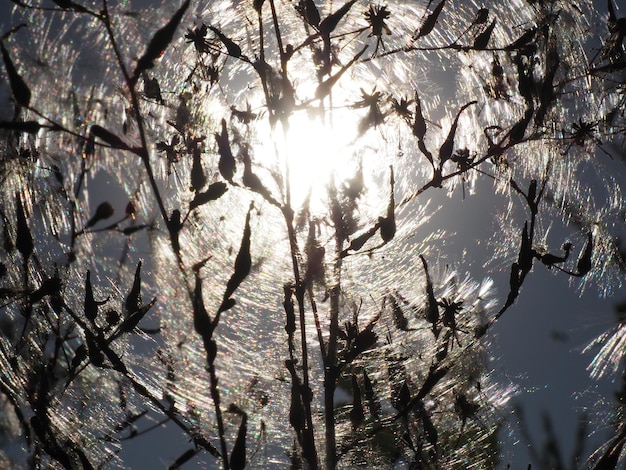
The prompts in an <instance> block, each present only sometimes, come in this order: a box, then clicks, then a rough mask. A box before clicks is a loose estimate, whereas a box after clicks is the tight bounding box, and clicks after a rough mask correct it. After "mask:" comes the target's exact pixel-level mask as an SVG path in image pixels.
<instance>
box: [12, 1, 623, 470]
mask: <svg viewBox="0 0 626 470" xmlns="http://www.w3.org/2000/svg"><path fill="white" fill-rule="evenodd" d="M12 3H13V5H12V9H11V15H10V18H8V19H7V20H5V21H7V24H6V25H4V27H6V28H7V29H6V33H4V34H3V36H2V38H1V41H0V46H1V52H2V58H3V63H4V72H3V73H4V76H5V77H6V86H4V90H5V91H6V92H7V93H8V94H9V95H10V97H11V105H10V107H8V108H5V112H4V113H3V115H2V119H1V120H0V132H1V133H2V134H1V135H2V159H1V161H0V165H1V166H0V177H1V178H2V185H1V186H0V187H1V189H2V199H1V201H2V202H1V203H0V211H1V216H2V226H3V246H2V264H1V265H0V267H1V270H0V294H1V295H0V298H1V299H2V307H1V309H0V315H1V317H0V321H1V335H0V361H1V363H2V371H3V372H2V379H1V380H0V387H1V389H0V392H1V394H2V398H3V416H4V420H5V423H6V425H5V428H4V429H3V433H4V434H3V436H4V439H5V442H6V444H7V450H5V452H4V455H3V458H4V459H5V461H6V462H8V463H7V464H8V465H19V464H25V465H28V466H31V467H33V468H43V467H45V468H55V467H64V468H100V467H101V466H105V467H107V466H110V467H122V466H124V459H123V455H124V454H123V452H122V450H123V449H124V446H125V444H126V442H127V441H129V440H131V439H132V438H134V437H137V436H139V435H142V434H145V433H147V432H148V431H150V430H152V429H154V428H156V427H160V426H165V425H172V426H176V427H178V428H180V430H182V432H183V433H184V434H185V435H186V436H187V437H188V441H189V444H187V445H183V446H181V449H180V454H179V456H178V457H173V458H172V461H171V465H170V468H179V467H181V466H183V465H184V464H187V463H190V462H199V463H200V464H201V465H205V466H207V465H208V466H216V467H217V466H222V467H223V468H226V469H228V468H232V469H240V468H244V467H246V466H249V467H287V466H292V467H294V468H318V467H326V468H335V467H351V466H357V465H360V466H368V467H380V468H383V467H391V466H402V467H408V468H425V469H426V468H467V467H468V466H473V467H475V468H495V467H496V465H498V463H501V461H500V455H499V445H498V440H497V433H498V431H499V429H500V428H501V427H502V426H504V415H505V412H506V406H507V401H508V399H509V397H510V396H511V394H512V393H513V392H512V391H513V390H514V387H513V386H512V384H501V383H495V382H494V381H493V380H492V379H491V377H490V374H489V372H490V365H489V363H488V360H487V357H488V352H489V348H490V341H489V334H488V333H490V332H491V329H492V326H493V325H494V324H495V323H496V322H497V321H498V319H499V318H500V317H501V316H502V315H503V314H504V313H506V312H507V311H509V310H510V309H511V307H512V306H513V305H514V304H515V302H516V300H517V298H518V296H519V295H521V294H522V292H523V285H524V283H525V280H526V278H527V277H528V276H531V275H532V274H533V271H535V270H539V269H547V268H556V269H553V272H555V274H556V275H562V276H569V277H570V278H571V281H572V284H575V285H576V286H578V287H579V288H580V289H583V288H586V287H587V286H588V285H590V284H595V285H596V286H597V288H598V290H599V291H600V292H601V293H602V294H606V293H609V292H611V290H613V289H614V288H615V287H617V286H620V285H621V283H622V282H623V272H622V271H620V267H623V260H622V259H621V258H620V257H619V256H618V246H617V244H616V242H615V236H616V235H617V234H618V233H619V230H621V229H623V227H619V226H618V224H619V223H620V222H621V223H622V224H623V214H624V202H623V197H622V196H621V194H622V193H621V190H622V186H623V183H624V179H623V178H621V179H620V177H619V176H616V175H622V176H623V174H624V173H623V171H624V168H623V160H624V159H623V148H624V147H623V145H624V142H623V138H624V133H625V130H626V125H625V122H626V121H625V115H624V109H625V107H624V89H625V88H624V75H623V72H624V70H625V69H626V67H625V65H626V57H625V56H624V51H623V39H624V36H625V34H624V24H623V23H624V19H623V18H618V17H617V14H618V11H617V10H616V8H615V7H614V6H613V5H612V3H611V1H610V0H609V4H608V5H609V6H608V10H607V11H606V12H605V11H604V10H601V11H597V10H595V9H594V8H593V6H592V4H591V3H590V2H588V1H585V0H579V1H574V2H561V1H541V2H539V1H537V2H535V1H526V2H524V1H521V0H511V1H504V2H487V3H488V5H487V4H483V3H480V4H479V3H476V2H453V1H448V2H446V1H445V0H443V1H441V2H438V3H436V4H434V2H431V1H429V2H417V3H410V2H409V3H406V2H393V1H392V2H388V3H385V4H383V3H375V2H374V3H371V2H363V1H361V0H350V1H348V2H345V3H339V4H335V3H333V2H326V3H322V2H315V1H313V0H298V1H293V2H290V1H282V2H277V1H275V0H266V1H263V0H261V1H256V0H255V1H249V2H248V1H242V2H231V1H227V0H224V1H218V2H196V1H190V0H186V1H185V2H183V3H182V5H180V6H172V5H168V4H167V3H165V4H164V5H150V8H142V7H141V6H140V5H137V6H135V5H132V9H127V8H130V7H128V5H127V4H126V3H124V2H121V3H116V2H112V1H110V0H87V1H80V2H74V1H71V0H67V1H66V0H63V1H61V0H59V1H57V0H55V1H54V6H51V5H48V4H46V3H45V2H39V0H24V1H22V0H19V1H18V0H12ZM607 15H608V19H607ZM23 24H24V25H25V27H24V26H22V25H23ZM442 70H443V71H445V73H441V71H442ZM597 149H599V150H600V151H596V150H597ZM591 179H595V180H597V181H598V182H596V183H595V184H594V185H593V186H592V187H591V186H590V183H589V181H590V180H591ZM460 191H462V194H459V192H460ZM477 193H481V194H483V193H486V194H490V200H491V201H492V204H493V206H492V207H489V208H485V211H484V213H481V214H472V217H474V220H472V219H471V218H469V217H468V219H467V224H470V225H477V226H478V225H484V226H487V225H488V224H489V223H490V221H495V222H496V224H499V225H498V226H497V227H496V228H495V230H491V232H493V233H492V234H491V235H490V238H489V239H488V240H484V243H481V244H477V243H476V242H475V241H474V240H470V239H469V238H468V237H467V236H465V234H464V233H459V234H455V233H452V230H451V229H447V228H446V226H445V225H446V224H442V225H437V223H435V222H434V221H435V219H436V218H437V217H438V216H439V215H443V216H445V214H446V213H447V211H452V210H453V209H454V207H456V206H458V205H462V204H464V203H465V201H466V200H468V199H470V198H472V197H476V194H477ZM119 213H123V215H122V216H119V215H116V214H119ZM494 213H495V215H494ZM494 217H495V218H494ZM553 224H560V226H561V227H562V228H563V231H565V232H567V233H568V238H567V239H564V240H553V239H552V237H551V236H550V229H551V227H552V225H553ZM452 239H458V240H460V242H459V243H461V244H462V245H463V248H462V250H461V252H455V251H454V250H451V249H450V250H451V251H448V249H449V245H448V244H447V243H446V242H447V241H448V240H452ZM559 244H562V251H561V252H560V251H559V250H558V246H559ZM479 245H481V246H480V247H479ZM474 251H475V252H476V253H475V255H474V254H473V253H474ZM468 252H469V253H470V254H469V255H467V254H466V253H468ZM570 254H571V255H572V256H570ZM481 257H485V258H486V259H487V260H488V262H487V263H484V264H483V263H482V262H481V261H478V260H479V259H480V258H481ZM536 261H541V262H542V263H543V264H544V265H545V266H542V265H541V264H539V263H536ZM454 266H458V268H455V267H454ZM498 273H501V276H504V279H505V281H504V284H503V287H504V292H501V293H500V294H497V293H496V290H495V288H494V287H493V284H494V281H493V280H492V279H491V277H490V276H492V275H493V276H496V277H497V276H498ZM477 275H478V276H481V279H480V280H478V281H476V280H474V276H477ZM506 279H508V285H507V283H506ZM146 298H147V299H151V300H149V301H148V302H147V303H146V302H145V301H144V299H146ZM614 338H618V339H619V338H623V332H621V330H620V332H619V333H618V334H617V335H616V336H615V337H614ZM614 341H615V340H614ZM620 344H621V343H620ZM607 347H608V348H609V349H610V348H612V346H607ZM619 347H620V348H623V346H619ZM608 354H609V355H611V356H613V353H612V352H609V353H608ZM620 357H621V356H620ZM611 360H614V358H613V359H611ZM15 442H17V443H19V444H18V445H17V447H16V448H15V449H13V450H10V449H8V447H9V444H10V443H15ZM623 442H624V439H623V426H622V427H621V428H619V429H618V434H617V435H616V437H615V442H614V443H613V441H612V443H610V444H609V446H610V449H609V450H608V451H605V452H598V453H596V454H595V456H596V457H595V458H596V459H597V460H598V461H600V460H602V459H605V460H606V459H610V462H611V464H613V467H615V466H617V465H618V461H619V459H620V457H621V455H622V453H623V451H622V448H623ZM622 461H623V458H622ZM607 462H608V460H607ZM504 464H506V461H504ZM598 465H599V464H598ZM607 465H609V464H607ZM613 467H610V466H609V467H606V466H605V467H603V468H613Z"/></svg>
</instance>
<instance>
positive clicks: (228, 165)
mask: <svg viewBox="0 0 626 470" xmlns="http://www.w3.org/2000/svg"><path fill="white" fill-rule="evenodd" d="M215 141H216V142H217V149H218V152H219V154H220V161H219V163H218V169H219V170H220V174H221V175H222V177H223V178H224V179H225V180H226V181H228V182H229V183H232V182H233V176H234V175H235V157H233V152H232V151H231V149H230V142H229V140H228V129H227V128H226V120H225V119H222V132H221V133H220V134H218V133H215Z"/></svg>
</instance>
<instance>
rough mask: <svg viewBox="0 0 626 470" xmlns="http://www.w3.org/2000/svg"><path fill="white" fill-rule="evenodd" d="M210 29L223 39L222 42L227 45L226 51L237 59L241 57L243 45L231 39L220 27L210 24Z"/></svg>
mask: <svg viewBox="0 0 626 470" xmlns="http://www.w3.org/2000/svg"><path fill="white" fill-rule="evenodd" d="M209 29H210V30H211V31H213V32H214V33H215V35H216V36H217V37H218V38H219V40H220V41H222V44H224V46H225V47H226V52H228V55H229V56H232V57H234V58H236V59H239V58H240V57H241V47H239V46H238V45H237V44H236V43H235V41H233V40H232V39H230V38H229V37H228V36H226V35H225V34H223V33H222V32H221V31H220V30H219V29H217V28H215V27H213V26H209Z"/></svg>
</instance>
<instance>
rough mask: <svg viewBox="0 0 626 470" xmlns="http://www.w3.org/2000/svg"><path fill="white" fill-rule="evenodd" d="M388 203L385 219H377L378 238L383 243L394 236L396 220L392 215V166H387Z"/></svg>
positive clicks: (393, 205) (393, 202)
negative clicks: (388, 172)
mask: <svg viewBox="0 0 626 470" xmlns="http://www.w3.org/2000/svg"><path fill="white" fill-rule="evenodd" d="M389 171H390V173H391V174H390V176H389V186H390V190H389V203H388V204H387V214H386V215H385V217H379V218H378V226H379V227H380V236H381V238H382V239H383V241H384V242H385V243H387V242H390V241H391V240H392V239H393V237H394V236H395V234H396V218H395V215H394V210H395V200H394V183H395V180H394V178H393V166H391V165H390V166H389Z"/></svg>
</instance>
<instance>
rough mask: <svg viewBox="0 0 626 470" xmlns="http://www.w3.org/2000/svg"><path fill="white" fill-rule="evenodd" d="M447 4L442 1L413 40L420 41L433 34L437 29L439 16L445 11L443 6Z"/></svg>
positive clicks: (444, 0)
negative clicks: (434, 29) (435, 28)
mask: <svg viewBox="0 0 626 470" xmlns="http://www.w3.org/2000/svg"><path fill="white" fill-rule="evenodd" d="M445 3H446V0H441V3H439V5H437V6H436V7H435V9H434V10H433V12H432V13H431V14H430V15H428V16H427V17H426V19H425V20H424V22H423V23H422V26H421V27H420V29H419V31H418V32H417V34H416V35H415V36H414V37H413V39H418V38H421V37H424V36H427V35H429V34H430V33H431V31H432V30H433V28H434V27H435V24H436V23H437V18H439V14H440V13H441V10H443V6H444V5H445Z"/></svg>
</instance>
